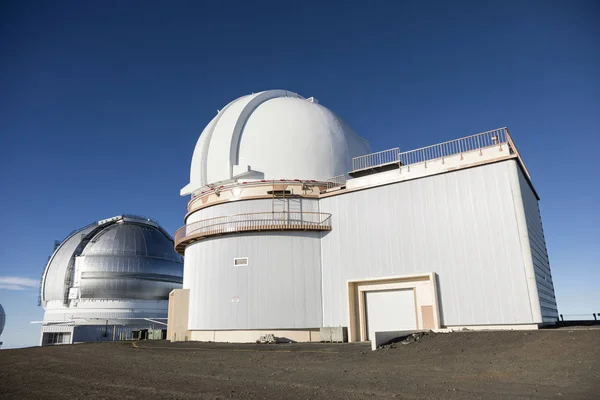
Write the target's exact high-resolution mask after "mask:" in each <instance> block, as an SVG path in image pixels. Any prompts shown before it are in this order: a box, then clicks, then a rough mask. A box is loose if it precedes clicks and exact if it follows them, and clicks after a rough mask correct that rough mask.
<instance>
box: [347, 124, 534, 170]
mask: <svg viewBox="0 0 600 400" xmlns="http://www.w3.org/2000/svg"><path fill="white" fill-rule="evenodd" d="M492 147H498V148H499V149H500V150H502V149H503V148H506V149H507V150H508V152H507V154H512V155H515V156H516V157H517V158H518V159H519V161H520V163H521V165H522V166H523V169H524V170H525V173H526V174H527V176H529V171H528V170H527V168H526V167H525V163H523V160H522V159H521V157H520V155H519V152H518V151H517V147H516V146H515V144H514V142H513V140H512V138H511V137H510V134H509V132H508V129H507V128H499V129H494V130H491V131H487V132H482V133H478V134H475V135H472V136H467V137H464V138H460V139H455V140H451V141H449V142H444V143H439V144H434V145H432V146H427V147H422V148H420V149H416V150H410V151H405V152H402V153H400V152H399V149H398V148H394V149H390V150H384V151H380V152H378V153H373V154H367V155H364V156H360V157H355V158H353V159H352V168H353V171H359V170H364V169H373V168H377V167H381V166H384V165H387V164H393V163H399V165H401V166H407V165H412V164H418V163H425V164H426V163H427V162H428V161H434V160H440V159H441V160H443V159H444V158H445V157H449V156H454V155H458V154H460V155H462V154H464V153H467V152H472V151H479V152H480V154H482V153H483V150H484V149H487V148H492Z"/></svg>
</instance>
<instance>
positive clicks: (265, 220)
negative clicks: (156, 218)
mask: <svg viewBox="0 0 600 400" xmlns="http://www.w3.org/2000/svg"><path fill="white" fill-rule="evenodd" d="M279 229H290V230H305V229H306V230H330V229H331V214H329V213H317V212H260V213H247V214H236V215H228V216H224V217H215V218H209V219H205V220H202V221H197V222H192V223H190V224H187V225H185V226H182V227H181V228H179V229H178V230H177V232H175V245H176V246H177V245H178V244H179V243H181V242H182V241H183V240H184V239H185V238H187V237H189V236H194V237H203V236H212V235H221V234H225V233H236V232H243V231H254V230H257V231H258V230H279Z"/></svg>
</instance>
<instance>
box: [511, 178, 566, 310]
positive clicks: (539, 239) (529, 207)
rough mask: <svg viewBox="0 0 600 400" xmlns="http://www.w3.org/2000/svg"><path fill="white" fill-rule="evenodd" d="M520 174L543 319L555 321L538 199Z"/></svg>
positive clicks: (552, 292) (550, 273) (548, 264)
mask: <svg viewBox="0 0 600 400" xmlns="http://www.w3.org/2000/svg"><path fill="white" fill-rule="evenodd" d="M518 175H519V185H520V187H521V197H522V200H523V207H524V209H525V219H526V221H527V233H528V236H529V246H530V248H531V258H532V261H533V267H534V271H535V282H536V284H537V291H538V296H539V302H540V308H541V312H542V320H543V322H555V321H557V320H558V309H557V306H556V296H555V294H554V282H553V281H552V272H551V271H550V262H549V260H548V250H547V249H546V239H545V237H544V228H543V227H542V217H541V214H540V208H539V204H538V200H537V197H536V196H535V194H534V193H533V191H532V190H531V187H530V186H529V183H528V182H527V180H526V178H525V176H523V173H522V172H521V170H520V169H518Z"/></svg>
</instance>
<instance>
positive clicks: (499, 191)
mask: <svg viewBox="0 0 600 400" xmlns="http://www.w3.org/2000/svg"><path fill="white" fill-rule="evenodd" d="M514 162H515V161H513V160H510V161H505V162H500V163H495V164H488V165H484V166H480V167H476V168H470V169H464V170H459V171H455V172H451V173H447V174H442V175H435V176H430V177H426V178H422V179H417V180H412V181H407V182H402V183H397V184H392V185H388V186H382V187H377V188H372V189H369V190H363V191H358V192H353V193H348V194H344V195H340V196H333V197H329V198H325V199H322V200H321V201H320V209H321V212H330V213H332V214H333V219H332V224H333V230H332V231H331V232H328V233H325V234H323V239H322V265H323V281H322V283H323V287H322V292H323V309H324V312H323V325H325V326H339V325H342V326H347V325H348V308H347V307H348V306H347V304H346V303H347V280H350V279H364V278H376V277H386V276H394V275H406V274H415V273H424V272H432V271H433V272H436V273H437V274H438V277H439V301H440V308H441V310H440V311H441V323H442V324H443V325H488V324H522V323H532V322H533V320H532V312H531V306H530V302H529V295H528V290H527V285H526V279H525V272H524V264H523V257H522V253H521V248H520V241H519V233H518V229H517V221H516V218H515V211H514V202H513V198H512V194H511V186H510V179H509V175H508V174H509V173H510V171H509V168H508V163H514Z"/></svg>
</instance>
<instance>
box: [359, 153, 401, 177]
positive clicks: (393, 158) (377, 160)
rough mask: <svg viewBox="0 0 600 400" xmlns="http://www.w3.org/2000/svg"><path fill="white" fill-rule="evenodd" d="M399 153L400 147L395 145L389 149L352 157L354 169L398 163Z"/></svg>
mask: <svg viewBox="0 0 600 400" xmlns="http://www.w3.org/2000/svg"><path fill="white" fill-rule="evenodd" d="M398 153H400V148H399V147H395V148H393V149H389V150H383V151H378V152H377V153H371V154H366V155H364V156H360V157H354V158H353V159H352V171H353V172H354V171H361V170H364V169H370V168H375V167H380V166H382V165H386V164H393V163H397V162H398Z"/></svg>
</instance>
